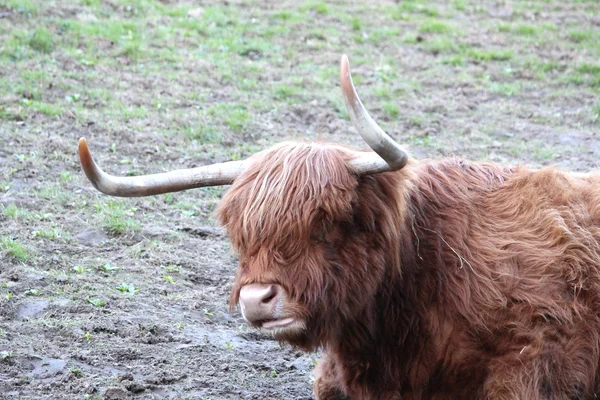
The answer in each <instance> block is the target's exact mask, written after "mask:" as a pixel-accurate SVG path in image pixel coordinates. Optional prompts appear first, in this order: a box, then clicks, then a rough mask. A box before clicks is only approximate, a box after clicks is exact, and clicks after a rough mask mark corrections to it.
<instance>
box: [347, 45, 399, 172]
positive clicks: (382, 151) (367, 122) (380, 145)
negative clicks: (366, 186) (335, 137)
mask: <svg viewBox="0 0 600 400" xmlns="http://www.w3.org/2000/svg"><path fill="white" fill-rule="evenodd" d="M340 80H341V83H342V93H343V94H344V103H345V104H346V109H347V110H348V114H350V120H351V121H352V124H353V125H354V126H355V127H356V129H357V130H358V133H360V136H362V138H363V139H364V141H365V142H367V144H368V145H369V147H371V148H372V149H373V151H375V153H377V154H378V155H379V156H380V157H381V158H382V159H383V160H384V161H385V162H386V163H387V165H388V166H389V168H388V170H390V171H396V170H399V169H401V168H402V167H404V166H405V165H406V163H407V162H408V154H406V152H405V151H404V150H403V149H402V147H400V145H399V144H398V143H396V142H395V141H394V140H393V139H392V138H391V137H389V136H388V134H387V133H385V132H384V131H383V130H382V129H381V128H380V127H379V125H377V123H376V122H375V121H373V118H371V117H370V116H369V113H368V112H367V110H366V109H365V107H364V106H363V104H362V102H361V101H360V99H359V98H358V94H357V93H356V89H354V83H353V82H352V76H351V75H350V65H349V62H348V57H346V55H345V54H344V55H343V56H342V61H341V62H340ZM376 172H382V171H381V170H379V169H378V170H377V171H366V172H364V173H367V174H368V173H376Z"/></svg>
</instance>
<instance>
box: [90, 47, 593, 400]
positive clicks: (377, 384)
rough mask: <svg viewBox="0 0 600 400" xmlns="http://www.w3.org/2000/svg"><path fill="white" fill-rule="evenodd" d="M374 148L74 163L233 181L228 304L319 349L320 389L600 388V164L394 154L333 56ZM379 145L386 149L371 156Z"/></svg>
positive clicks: (228, 214)
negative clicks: (573, 170)
mask: <svg viewBox="0 0 600 400" xmlns="http://www.w3.org/2000/svg"><path fill="white" fill-rule="evenodd" d="M341 75H342V88H343V92H344V94H345V98H346V100H347V101H346V105H347V107H348V109H349V112H350V116H351V119H352V121H353V123H354V124H355V126H356V127H357V129H358V131H359V132H360V133H361V135H362V136H363V137H364V138H365V140H366V141H367V142H368V143H369V145H370V146H371V147H372V148H373V149H374V150H375V152H376V153H377V154H378V155H377V154H376V153H373V152H357V151H354V150H350V149H347V148H344V147H341V146H336V145H324V144H315V143H311V144H299V143H289V144H282V145H279V146H276V147H274V148H272V149H270V150H267V151H265V152H262V153H258V154H256V155H255V156H253V157H252V158H250V159H249V160H247V161H244V162H236V163H227V164H221V165H213V166H209V167H202V168H199V169H193V170H182V171H177V172H174V173H167V174H158V175H152V176H147V177H129V178H116V177H112V176H109V175H106V174H105V173H104V172H102V171H101V170H99V169H98V168H97V167H96V166H95V164H94V163H93V161H92V159H91V156H90V154H89V152H88V150H87V145H86V143H85V141H84V140H82V141H81V142H80V156H81V160H82V164H83V166H84V170H85V172H86V174H87V175H88V177H89V178H90V179H91V181H92V182H93V183H94V185H95V186H96V187H97V188H98V189H99V190H101V191H103V192H105V193H108V194H112V195H118V196H139V195H149V194H156V193H164V192H167V191H175V190H183V189H186V188H189V187H197V186H206V185H218V184H225V183H231V182H233V185H232V187H231V188H230V189H229V191H228V192H227V194H226V195H225V197H224V198H223V201H222V203H221V205H220V209H219V218H220V220H221V222H222V223H223V224H224V225H225V226H226V227H227V231H228V233H229V236H230V237H231V240H232V242H233V245H234V247H235V249H236V250H237V251H238V252H239V256H240V266H239V270H238V273H237V277H236V279H235V286H234V289H233V293H232V295H231V304H232V305H235V304H238V303H239V304H240V307H241V311H242V314H243V316H244V318H245V319H246V320H247V321H248V322H249V323H250V324H252V325H253V326H256V327H259V328H260V329H261V330H262V331H264V332H266V333H269V334H271V335H273V336H274V337H275V338H276V339H277V340H281V341H283V342H287V343H291V344H292V345H294V346H297V347H300V348H302V349H306V350H314V349H317V348H321V349H323V351H324V354H325V357H324V359H323V360H322V361H321V363H320V365H319V366H318V367H317V371H316V380H315V384H314V391H315V394H316V396H317V398H319V399H338V398H340V399H342V398H352V399H530V400H533V399H565V400H566V399H592V398H596V392H597V391H598V390H599V386H600V372H599V371H600V370H599V354H600V348H599V346H600V246H599V239H600V177H599V176H598V175H596V174H590V175H575V174H569V173H564V172H560V171H557V170H555V169H552V168H546V169H541V170H530V169H528V168H525V167H503V166H497V165H492V164H480V163H471V162H467V161H463V160H460V159H448V160H443V161H435V162H416V161H412V160H407V157H406V153H404V152H403V151H402V149H401V148H400V147H399V146H398V145H396V144H395V143H394V142H392V141H391V139H390V138H389V137H388V136H387V135H385V133H383V132H382V131H381V130H380V129H379V128H378V127H377V126H376V124H375V123H374V122H373V121H372V120H371V119H370V117H369V116H368V114H367V113H366V111H365V110H364V108H363V107H362V104H361V103H360V101H359V100H358V97H356V93H355V91H354V87H353V85H352V83H351V78H350V75H349V72H348V63H347V59H346V58H345V57H344V58H343V59H342V74H341ZM383 160H385V161H383Z"/></svg>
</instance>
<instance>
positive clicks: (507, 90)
mask: <svg viewBox="0 0 600 400" xmlns="http://www.w3.org/2000/svg"><path fill="white" fill-rule="evenodd" d="M489 89H490V90H491V91H492V92H496V93H502V94H503V95H506V96H512V95H515V94H517V93H519V90H520V89H521V86H520V85H519V84H518V83H499V82H491V83H490V85H489Z"/></svg>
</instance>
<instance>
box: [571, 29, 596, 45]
mask: <svg viewBox="0 0 600 400" xmlns="http://www.w3.org/2000/svg"><path fill="white" fill-rule="evenodd" d="M567 37H568V38H569V40H570V41H572V42H575V43H581V42H586V41H588V40H591V39H592V38H593V37H594V32H593V31H591V30H579V29H578V30H572V31H569V33H568V35H567Z"/></svg>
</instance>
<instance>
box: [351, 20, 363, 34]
mask: <svg viewBox="0 0 600 400" xmlns="http://www.w3.org/2000/svg"><path fill="white" fill-rule="evenodd" d="M361 29H362V23H361V22H360V19H359V18H358V17H354V18H352V30H354V31H360V30H361Z"/></svg>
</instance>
